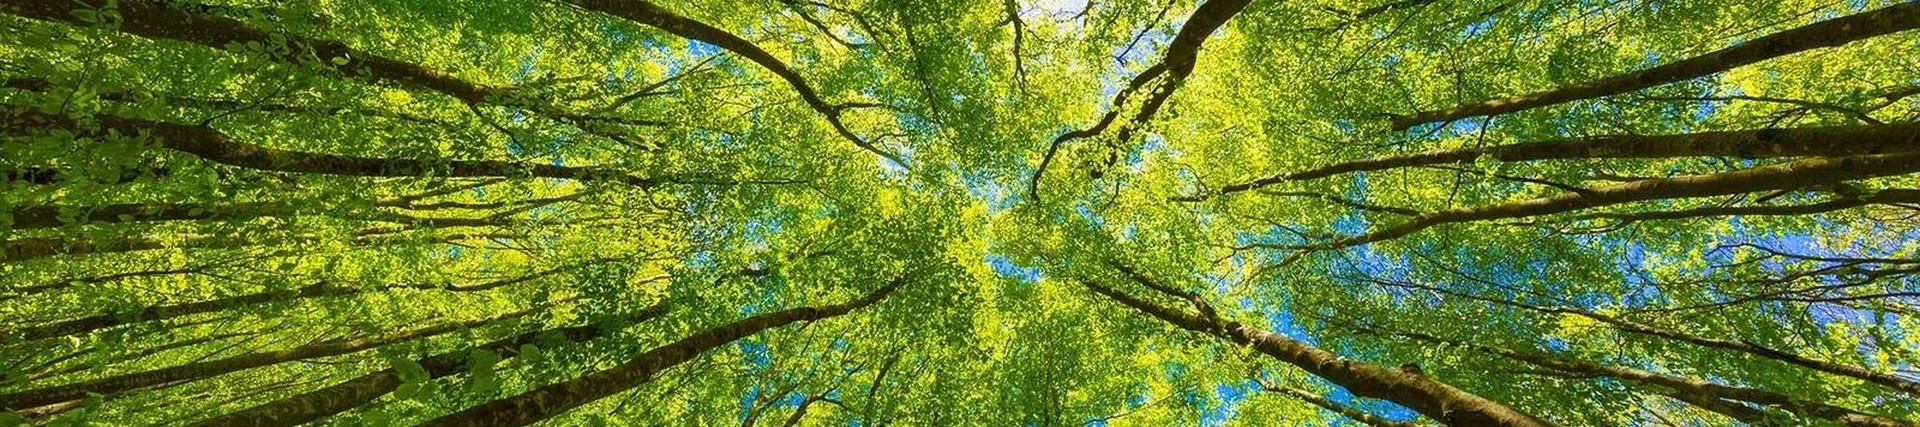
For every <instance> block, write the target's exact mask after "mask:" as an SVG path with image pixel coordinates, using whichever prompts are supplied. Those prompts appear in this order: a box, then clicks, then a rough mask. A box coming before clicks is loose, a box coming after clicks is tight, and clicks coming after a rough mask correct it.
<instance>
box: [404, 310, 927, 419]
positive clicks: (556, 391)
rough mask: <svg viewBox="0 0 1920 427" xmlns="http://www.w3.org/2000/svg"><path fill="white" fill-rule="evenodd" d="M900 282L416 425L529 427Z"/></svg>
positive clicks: (742, 324)
mask: <svg viewBox="0 0 1920 427" xmlns="http://www.w3.org/2000/svg"><path fill="white" fill-rule="evenodd" d="M905 280H906V279H904V278H902V279H895V280H894V281H893V282H892V283H889V284H887V285H886V286H882V287H880V289H877V290H874V291H873V292H872V293H869V294H867V295H866V296H865V297H862V298H860V299H858V300H854V301H849V302H846V303H841V304H835V305H828V306H820V307H801V308H795V309H788V310H781V311H776V312H772V313H766V314H761V315H757V316H753V317H748V318H746V319H741V320H739V321H736V322H733V323H729V324H726V325H721V326H720V327H716V328H713V329H708V330H705V331H701V332H700V333H697V334H694V335H693V336H689V337H686V338H683V339H681V340H679V341H675V342H673V343H672V344H667V345H665V346H661V347H658V348H654V349H652V350H648V351H647V352H646V353H641V354H640V355H639V356H637V357H634V358H633V359H632V360H629V361H627V363H623V364H620V366H615V367H613V368H610V369H606V370H602V371H599V372H594V373H591V374H587V375H586V376H582V377H580V378H575V379H573V380H569V381H565V382H560V383H556V384H549V385H547V386H544V387H540V388H537V389H534V390H532V391H529V392H526V393H522V394H520V395H518V396H513V397H508V398H503V399H499V400H494V401H492V402H487V403H483V404H480V405H479V406H475V407H472V408H467V409H466V410H464V411H460V412H455V413H453V414H448V415H447V416H443V417H440V418H436V419H434V420H432V421H427V422H426V423H423V424H420V426H421V427H440V426H524V425H528V424H533V423H536V422H539V421H541V420H545V419H547V418H552V417H553V416H555V415H560V414H561V413H564V412H566V411H567V410H570V409H573V408H575V407H579V406H580V405H585V404H587V403H591V402H593V401H595V400H600V399H601V398H605V397H607V396H611V395H613V394H614V393H619V392H621V391H624V390H627V389H630V388H633V387H635V386H638V385H640V384H642V383H646V382H648V381H652V380H653V377H654V375H656V374H658V373H660V372H661V371H664V370H666V369H667V368H671V367H673V366H674V365H678V364H680V363H683V362H686V361H688V360H693V358H694V357H696V356H699V355H700V353H701V352H704V351H707V350H709V349H712V348H714V347H719V346H723V345H726V344H727V343H730V342H733V341H734V340H738V339H741V338H745V337H747V336H749V335H753V334H756V333H760V331H764V330H767V329H772V328H775V327H779V326H782V325H786V324H789V323H794V322H802V321H816V320H821V319H827V318H832V317H837V316H840V315H844V314H847V312H850V311H853V310H855V309H859V308H862V307H866V306H869V305H873V303H875V302H878V301H880V299H882V298H886V296H887V295H888V294H890V293H892V292H893V290H894V289H898V288H899V287H900V285H901V284H903V283H905Z"/></svg>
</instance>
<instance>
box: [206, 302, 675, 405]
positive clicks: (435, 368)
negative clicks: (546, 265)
mask: <svg viewBox="0 0 1920 427" xmlns="http://www.w3.org/2000/svg"><path fill="white" fill-rule="evenodd" d="M664 311H665V310H663V309H662V308H661V307H660V306H654V307H653V308H650V309H647V310H645V311H642V312H640V313H639V314H638V315H635V316H632V317H631V318H629V319H628V320H629V321H631V322H634V323H640V322H646V321H648V320H652V319H653V318H655V317H659V316H660V314H661V313H663V312H664ZM603 328H604V327H603V326H596V325H585V326H575V327H571V328H560V329H552V330H545V331H533V332H527V333H524V334H520V335H517V336H513V337H508V338H502V339H499V340H495V341H493V342H491V343H487V344H484V345H481V346H479V347H475V349H484V350H489V351H493V352H496V353H500V354H502V355H504V356H505V357H514V356H518V355H519V349H520V346H522V345H526V344H532V343H534V342H535V341H537V340H538V339H539V338H540V337H541V336H543V335H550V334H551V335H558V336H560V337H563V338H565V339H566V340H567V341H571V342H576V343H578V342H586V341H590V340H593V339H595V338H598V337H599V336H600V335H602V334H603V331H602V329H603ZM469 351H471V350H462V351H456V352H449V353H441V354H436V355H433V356H429V357H426V358H423V359H420V360H417V361H415V363H418V364H419V365H420V367H421V368H423V369H425V370H426V371H427V376H428V378H441V377H445V376H449V375H453V374H456V373H459V372H461V371H460V368H461V367H462V365H461V364H462V363H464V362H465V360H466V355H467V354H468V352H469ZM399 387H400V371H399V370H397V369H394V368H388V369H383V370H379V371H374V372H372V373H368V374H366V375H361V376H360V377H358V378H354V379H351V380H347V381H345V382H342V383H339V384H335V385H333V386H330V387H326V388H322V389H319V390H314V391H310V392H306V393H302V394H300V395H296V396H289V397H285V398H281V399H280V400H275V401H272V402H267V403H266V404H262V405H259V406H255V407H252V408H247V409H245V410H241V411H237V412H233V413H229V414H226V415H221V416H218V417H213V418H209V419H206V420H202V421H200V422H197V423H193V424H192V425H193V426H194V427H218V426H297V425H301V424H306V423H308V422H312V421H315V420H319V419H321V418H325V417H327V416H331V415H334V414H338V413H341V412H346V411H348V410H351V409H353V408H355V407H358V406H361V405H365V404H367V402H372V401H373V400H374V399H376V398H379V397H380V396H384V395H386V394H387V393H392V392H393V390H394V389H396V388H399Z"/></svg>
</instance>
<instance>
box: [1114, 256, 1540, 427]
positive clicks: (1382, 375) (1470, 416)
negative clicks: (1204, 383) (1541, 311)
mask: <svg viewBox="0 0 1920 427" xmlns="http://www.w3.org/2000/svg"><path fill="white" fill-rule="evenodd" d="M1139 279H1140V277H1138V276H1137V275H1136V276H1135V280H1136V281H1138V280H1139ZM1084 283H1085V284H1086V286H1087V288H1088V289H1091V290H1093V292H1094V293H1098V294H1100V295H1102V296H1105V297H1107V298H1109V299H1112V300H1114V301H1116V302H1119V303H1121V304H1122V305H1126V306H1128V307H1132V308H1133V309H1135V310H1139V311H1141V312H1143V313H1146V314H1148V315H1151V316H1153V317H1156V318H1159V319H1161V320H1164V321H1166V322H1167V323H1171V324H1173V325H1174V326H1178V327H1180V328H1182V329H1186V330H1189V331H1194V332H1199V333H1204V334H1209V335H1214V336H1217V337H1221V338H1225V339H1227V340H1229V341H1233V342H1234V343H1237V344H1240V345H1248V346H1252V347H1253V348H1254V349H1255V350H1257V351H1259V352H1261V353H1264V354H1266V355H1268V356H1270V357H1273V358H1274V359H1278V360H1280V361H1282V362H1286V363H1288V364H1291V365H1294V366H1296V367H1299V368H1300V369H1302V370H1305V371H1307V373H1311V374H1313V375H1316V376H1319V377H1321V378H1325V379H1326V380H1327V381H1331V382H1333V383H1334V384H1338V385H1340V386H1341V387H1345V388H1346V389H1347V391H1348V392H1351V393H1353V395H1355V396H1361V397H1371V398H1376V399H1384V400H1387V401H1391V402H1394V403H1397V404H1400V405H1401V406H1405V407H1407V408H1409V409H1413V410H1414V412H1419V413H1420V414H1421V415H1425V416H1427V417H1428V418H1432V419H1435V420H1439V421H1440V422H1441V423H1444V424H1446V425H1449V426H1459V427H1468V426H1515V427H1518V426H1526V427H1547V426H1556V425H1557V424H1554V423H1552V422H1550V421H1546V420H1543V419H1540V418H1538V417H1534V416H1533V415H1530V414H1527V413H1525V412H1521V411H1520V410H1517V409H1514V408H1511V407H1508V406H1506V405H1504V404H1501V403H1499V402H1495V401H1492V400H1488V399H1487V398H1484V397H1480V396H1477V395H1474V394H1472V393H1468V392H1466V391H1464V390H1460V389H1458V388H1454V387H1453V386H1451V385H1447V384H1446V383H1443V382H1440V381H1438V380H1435V379H1432V378H1428V377H1427V376H1425V375H1422V374H1418V373H1413V372H1407V371H1403V370H1398V369H1392V368H1386V367H1381V366H1375V365H1372V364H1368V363H1364V362H1359V361H1355V360H1351V359H1346V358H1343V357H1340V356H1339V355H1336V354H1333V353H1332V352H1328V351H1326V350H1321V349H1319V348H1316V347H1314V346H1311V345H1308V344H1306V343H1303V342H1299V341H1295V340H1293V339H1291V338H1287V337H1284V336H1281V335H1277V334H1273V333H1271V332H1267V331H1263V330H1259V329H1256V328H1253V327H1251V326H1247V325H1244V324H1241V323H1239V322H1232V321H1226V320H1223V319H1221V318H1219V317H1217V316H1213V315H1210V314H1211V313H1212V311H1211V309H1206V308H1202V315H1198V316H1196V315H1190V314H1186V313H1183V312H1179V311H1176V310H1172V309H1167V308H1163V307H1160V306H1158V305H1156V304H1154V303H1151V302H1147V301H1145V300H1141V299H1138V298H1135V297H1133V296H1131V295H1127V294H1126V293H1123V292H1120V291H1117V290H1114V289H1113V288H1109V287H1106V286H1104V285H1101V284H1098V283H1095V282H1092V281H1085V282H1084ZM1141 284H1142V285H1147V286H1151V287H1154V288H1156V289H1172V288H1171V287H1167V286H1164V285H1159V284H1157V283H1150V282H1142V283H1141ZM1163 292H1165V291H1164V290H1163ZM1182 294H1185V295H1186V296H1187V297H1188V298H1189V299H1190V301H1192V302H1194V304H1195V306H1196V307H1205V304H1203V303H1201V302H1200V301H1199V299H1198V298H1197V296H1196V295H1193V294H1191V293H1185V292H1182Z"/></svg>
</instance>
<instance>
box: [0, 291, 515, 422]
mask: <svg viewBox="0 0 1920 427" xmlns="http://www.w3.org/2000/svg"><path fill="white" fill-rule="evenodd" d="M544 308H546V307H545V306H544V305H542V306H535V307H531V308H527V309H525V310H521V311H517V312H512V313H507V314H501V315H496V316H492V317H487V318H482V319H474V320H466V321H461V322H450V323H442V324H439V325H434V326H428V327H424V328H418V329H412V330H405V331H397V332H392V333H387V334H383V335H378V336H372V337H366V338H357V339H344V340H332V341H325V342H320V343H315V344H308V345H303V346H299V347H294V348H290V349H285V350H277V351H269V352H261V353H248V354H243V355H239V356H233V357H227V358H222V359H216V360H209V361H204V362H197V363H190V364H186V365H179V366H173V367H167V368H160V369H154V370H149V371H141V372H133V373H126V374H120V375H114V376H110V377H106V378H100V379H94V380H88V381H81V382H78V383H73V384H67V385H61V386H53V387H45V388H38V389H31V390H22V391H17V392H13V393H6V394H0V409H7V410H28V409H30V408H35V407H40V406H45V405H58V404H60V403H62V402H67V401H72V400H77V399H85V398H86V397H87V396H88V395H91V394H99V395H105V396H113V395H116V394H120V393H125V392H128V391H134V390H140V389H145V388H151V387H163V386H169V385H174V384H180V383H185V382H191V381H196V380H200V379H205V378H211V377H215V376H219V375H223V374H227V373H232V372H238V371H242V370H246V369H252V368H258V367H262V366H269V365H274V364H279V363H285V362H291V361H296V360H306V359H313V358H320V357H327V356H338V355H342V354H348V353H354V352H359V351H362V350H368V349H372V348H376V347H380V346H385V345H388V344H394V343H398V342H404V341H410V340H415V339H421V338H427V337H432V336H435V335H440V334H444V333H448V332H454V331H457V330H461V329H467V328H473V327H479V326H484V325H488V324H491V323H494V322H499V321H503V320H508V319H514V318H518V317H522V316H526V315H529V314H533V313H534V312H536V311H538V310H541V309H544Z"/></svg>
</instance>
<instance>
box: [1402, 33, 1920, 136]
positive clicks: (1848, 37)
mask: <svg viewBox="0 0 1920 427" xmlns="http://www.w3.org/2000/svg"><path fill="white" fill-rule="evenodd" d="M1916 27H1920V3H1916V2H1911V1H1907V2H1900V3H1898V4H1895V5H1893V6H1888V7H1886V8H1883V9H1880V10H1875V11H1872V12H1865V13H1859V14H1854V15H1848V16H1843V17H1840V18H1835V19H1829V20H1825V21H1820V22H1816V23H1813V24H1810V25H1807V26H1804V27H1799V28H1794V29H1791V30H1786V31H1781V32H1778V33H1773V34H1768V35H1767V36H1765V37H1761V38H1757V39H1753V40H1750V41H1747V42H1744V43H1740V44H1736V45H1733V46H1732V47H1728V48H1725V49H1721V50H1717V51H1714V52H1712V53H1708V54H1705V55H1700V56H1696V57H1692V58H1687V59H1683V60H1680V61H1678V62H1674V63H1671V64H1666V65H1661V66H1658V67H1653V68H1649V69H1646V70H1641V71H1636V72H1631V73H1627V74H1621V75H1617V76H1613V77H1608V78H1604V79H1600V80H1594V81H1590V82H1585V83H1579V84H1572V85H1566V86H1561V87H1558V88H1553V89H1548V90H1544V91H1540V92H1534V93H1530V94H1526V95H1520V96H1515V97H1511V98H1502V99H1494V100H1487V101H1481V102H1476V103H1471V104H1462V105H1458V106H1454V107H1452V108H1448V109H1445V110H1439V111H1422V112H1418V113H1414V114H1413V115H1411V116H1394V117H1393V118H1392V122H1393V129H1394V130H1406V129H1407V128H1411V127H1414V126H1418V125H1420V124H1424V123H1433V122H1439V121H1449V120H1459V119H1463V118H1468V117H1479V116H1492V115H1499V114H1506V113H1511V112H1515V111H1522V110H1528V109H1533V108H1539V107H1545V106H1549V105H1555V104H1560V103H1565V102H1570V101H1575V100H1581V99H1587V98H1597V97H1602V96H1608V95H1617V94H1622V93H1627V92H1632V91H1636V90H1640V89H1646V88H1650V87H1654V86H1660V85H1664V84H1668V83H1673V82H1678V81H1681V80H1687V79H1693V78H1698V77H1703V76H1707V75H1710V74H1714V73H1718V72H1721V71H1726V70H1729V69H1733V68H1735V67H1739V66H1742V65H1747V64H1752V63H1755V62H1760V61H1764V60H1768V59H1772V58H1777V57H1781V56H1786V55H1790V54H1794V53H1799V52H1803V51H1807V50H1813V49H1818V48H1823V47H1834V46H1840V45H1844V44H1848V43H1852V42H1856V41H1860V40H1864V39H1868V38H1872V37H1877V36H1883V35H1887V34H1892V33H1896V32H1900V31H1906V30H1911V29H1914V28H1916Z"/></svg>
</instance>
